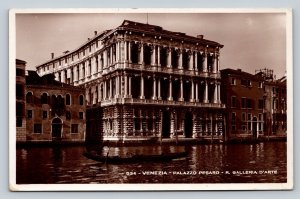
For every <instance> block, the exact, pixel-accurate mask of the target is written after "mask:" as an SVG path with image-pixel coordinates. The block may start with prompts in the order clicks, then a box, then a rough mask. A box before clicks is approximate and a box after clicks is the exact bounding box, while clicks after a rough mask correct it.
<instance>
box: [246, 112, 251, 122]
mask: <svg viewBox="0 0 300 199" xmlns="http://www.w3.org/2000/svg"><path fill="white" fill-rule="evenodd" d="M247 120H248V121H251V113H248V117H247Z"/></svg>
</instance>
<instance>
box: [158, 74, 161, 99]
mask: <svg viewBox="0 0 300 199" xmlns="http://www.w3.org/2000/svg"><path fill="white" fill-rule="evenodd" d="M157 90H158V100H161V92H160V91H161V88H160V78H158V79H157Z"/></svg>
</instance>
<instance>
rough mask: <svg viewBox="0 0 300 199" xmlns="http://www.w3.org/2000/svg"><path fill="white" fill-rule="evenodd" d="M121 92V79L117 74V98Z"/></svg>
mask: <svg viewBox="0 0 300 199" xmlns="http://www.w3.org/2000/svg"><path fill="white" fill-rule="evenodd" d="M119 93H120V80H119V76H116V96H115V98H119V95H120V94H119Z"/></svg>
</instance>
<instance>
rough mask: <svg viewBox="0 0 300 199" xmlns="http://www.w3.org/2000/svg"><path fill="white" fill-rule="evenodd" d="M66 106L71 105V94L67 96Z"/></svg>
mask: <svg viewBox="0 0 300 199" xmlns="http://www.w3.org/2000/svg"><path fill="white" fill-rule="evenodd" d="M66 105H71V95H70V94H67V95H66Z"/></svg>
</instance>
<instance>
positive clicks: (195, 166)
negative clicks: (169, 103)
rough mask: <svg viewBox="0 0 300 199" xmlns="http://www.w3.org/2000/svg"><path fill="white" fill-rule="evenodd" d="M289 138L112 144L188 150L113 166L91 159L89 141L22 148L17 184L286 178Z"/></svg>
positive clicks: (125, 150)
mask: <svg viewBox="0 0 300 199" xmlns="http://www.w3.org/2000/svg"><path fill="white" fill-rule="evenodd" d="M286 148H287V147H286V142H262V143H255V144H211V145H210V144H207V145H191V146H163V147H161V146H139V147H121V148H109V149H108V148H107V149H106V151H104V152H103V153H104V154H106V153H107V150H109V155H124V154H130V153H132V154H147V153H149V154H153V153H158V152H160V151H163V152H175V151H183V150H188V152H189V154H188V156H187V157H186V158H180V159H175V160H172V161H169V162H142V163H136V164H121V165H109V164H102V163H100V162H96V161H93V160H90V159H87V158H86V157H84V156H83V155H82V154H83V153H84V152H85V151H86V148H85V147H84V146H74V147H48V148H46V147H40V148H38V147H36V148H34V147H30V148H18V149H17V184H45V183H51V184H52V183H56V184H57V183H80V184H82V183H282V182H286V181H287V156H286V153H287V151H286V150H287V149H286Z"/></svg>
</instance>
